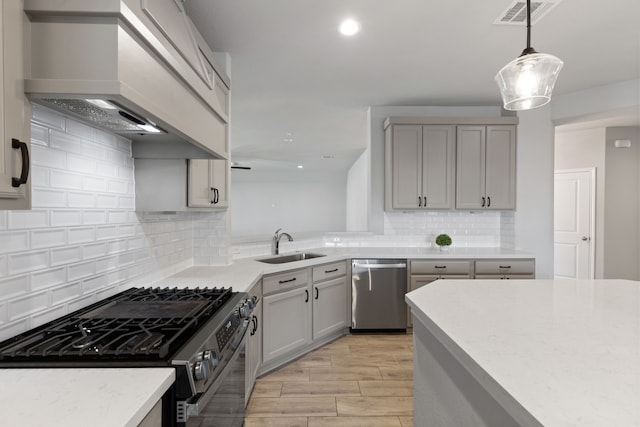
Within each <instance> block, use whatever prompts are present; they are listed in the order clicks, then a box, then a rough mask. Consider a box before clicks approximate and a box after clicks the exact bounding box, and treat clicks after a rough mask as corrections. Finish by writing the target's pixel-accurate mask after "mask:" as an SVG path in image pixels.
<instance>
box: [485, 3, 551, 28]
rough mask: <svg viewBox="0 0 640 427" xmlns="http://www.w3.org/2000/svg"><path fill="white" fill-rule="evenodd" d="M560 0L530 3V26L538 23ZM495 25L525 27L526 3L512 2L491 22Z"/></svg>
mask: <svg viewBox="0 0 640 427" xmlns="http://www.w3.org/2000/svg"><path fill="white" fill-rule="evenodd" d="M561 1H562V0H544V1H533V0H532V1H531V24H535V23H536V22H538V21H539V20H540V19H541V18H542V17H543V16H544V15H546V14H547V13H549V11H551V9H553V8H554V7H556V6H557V5H558V3H560V2H561ZM493 23H494V24H497V25H526V23H527V2H526V1H514V2H513V3H511V4H510V5H509V6H508V7H507V8H506V9H505V11H504V12H502V13H501V14H500V16H498V18H497V19H496V20H495V21H494V22H493Z"/></svg>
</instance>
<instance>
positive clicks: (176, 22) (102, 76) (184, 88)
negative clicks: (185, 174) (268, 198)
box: [24, 0, 229, 159]
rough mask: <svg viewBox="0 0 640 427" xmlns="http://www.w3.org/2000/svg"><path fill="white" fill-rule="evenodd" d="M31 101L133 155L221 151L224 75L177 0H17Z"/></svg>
mask: <svg viewBox="0 0 640 427" xmlns="http://www.w3.org/2000/svg"><path fill="white" fill-rule="evenodd" d="M24 5H25V6H24V8H25V13H26V16H27V18H28V20H29V24H28V25H27V28H28V31H29V33H30V34H29V37H28V38H27V39H28V40H30V46H29V54H28V58H29V64H28V67H27V69H28V70H29V72H28V73H29V74H28V75H27V76H26V79H25V92H26V93H27V94H28V96H29V98H30V99H31V100H32V102H35V103H38V104H41V105H44V106H46V107H48V108H52V109H55V110H57V111H60V112H62V113H65V114H67V115H71V116H73V117H76V118H79V119H81V120H83V121H85V122H88V123H89V124H92V125H96V126H99V127H101V128H104V129H107V130H109V131H112V132H114V133H117V134H120V135H123V136H125V137H126V138H128V139H131V140H132V141H133V144H132V152H133V156H134V157H139V158H218V159H226V158H228V151H229V150H228V142H227V141H228V138H227V134H228V96H229V78H228V77H227V76H226V74H225V73H224V72H222V71H221V67H219V66H218V65H217V64H216V62H215V59H214V55H213V53H212V52H211V51H210V49H209V47H208V46H207V45H206V43H205V42H204V40H203V38H202V37H201V36H200V34H199V33H198V32H197V30H195V28H194V27H193V25H192V23H191V20H190V19H189V18H188V17H187V16H186V13H185V11H184V6H183V4H182V1H181V0H101V1H99V2H95V1H91V2H89V1H86V0H25V2H24Z"/></svg>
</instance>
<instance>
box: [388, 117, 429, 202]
mask: <svg viewBox="0 0 640 427" xmlns="http://www.w3.org/2000/svg"><path fill="white" fill-rule="evenodd" d="M392 158H393V161H392V181H393V184H392V194H393V202H392V203H393V204H392V207H393V208H394V209H416V208H419V207H421V206H418V205H419V200H418V197H422V188H421V185H422V126H418V125H394V126H393V139H392Z"/></svg>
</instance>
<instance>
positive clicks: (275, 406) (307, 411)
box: [246, 396, 337, 417]
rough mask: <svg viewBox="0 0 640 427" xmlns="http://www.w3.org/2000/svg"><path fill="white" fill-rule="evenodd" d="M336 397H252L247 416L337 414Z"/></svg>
mask: <svg viewBox="0 0 640 427" xmlns="http://www.w3.org/2000/svg"><path fill="white" fill-rule="evenodd" d="M336 414H337V411H336V399H335V397H323V396H315V397H281V398H271V397H265V398H259V399H251V400H250V401H249V405H248V406H247V409H246V416H247V417H271V416H275V417H283V416H335V415H336Z"/></svg>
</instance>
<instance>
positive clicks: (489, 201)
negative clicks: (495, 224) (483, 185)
mask: <svg viewBox="0 0 640 427" xmlns="http://www.w3.org/2000/svg"><path fill="white" fill-rule="evenodd" d="M490 206H491V197H489V196H487V207H490Z"/></svg>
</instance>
